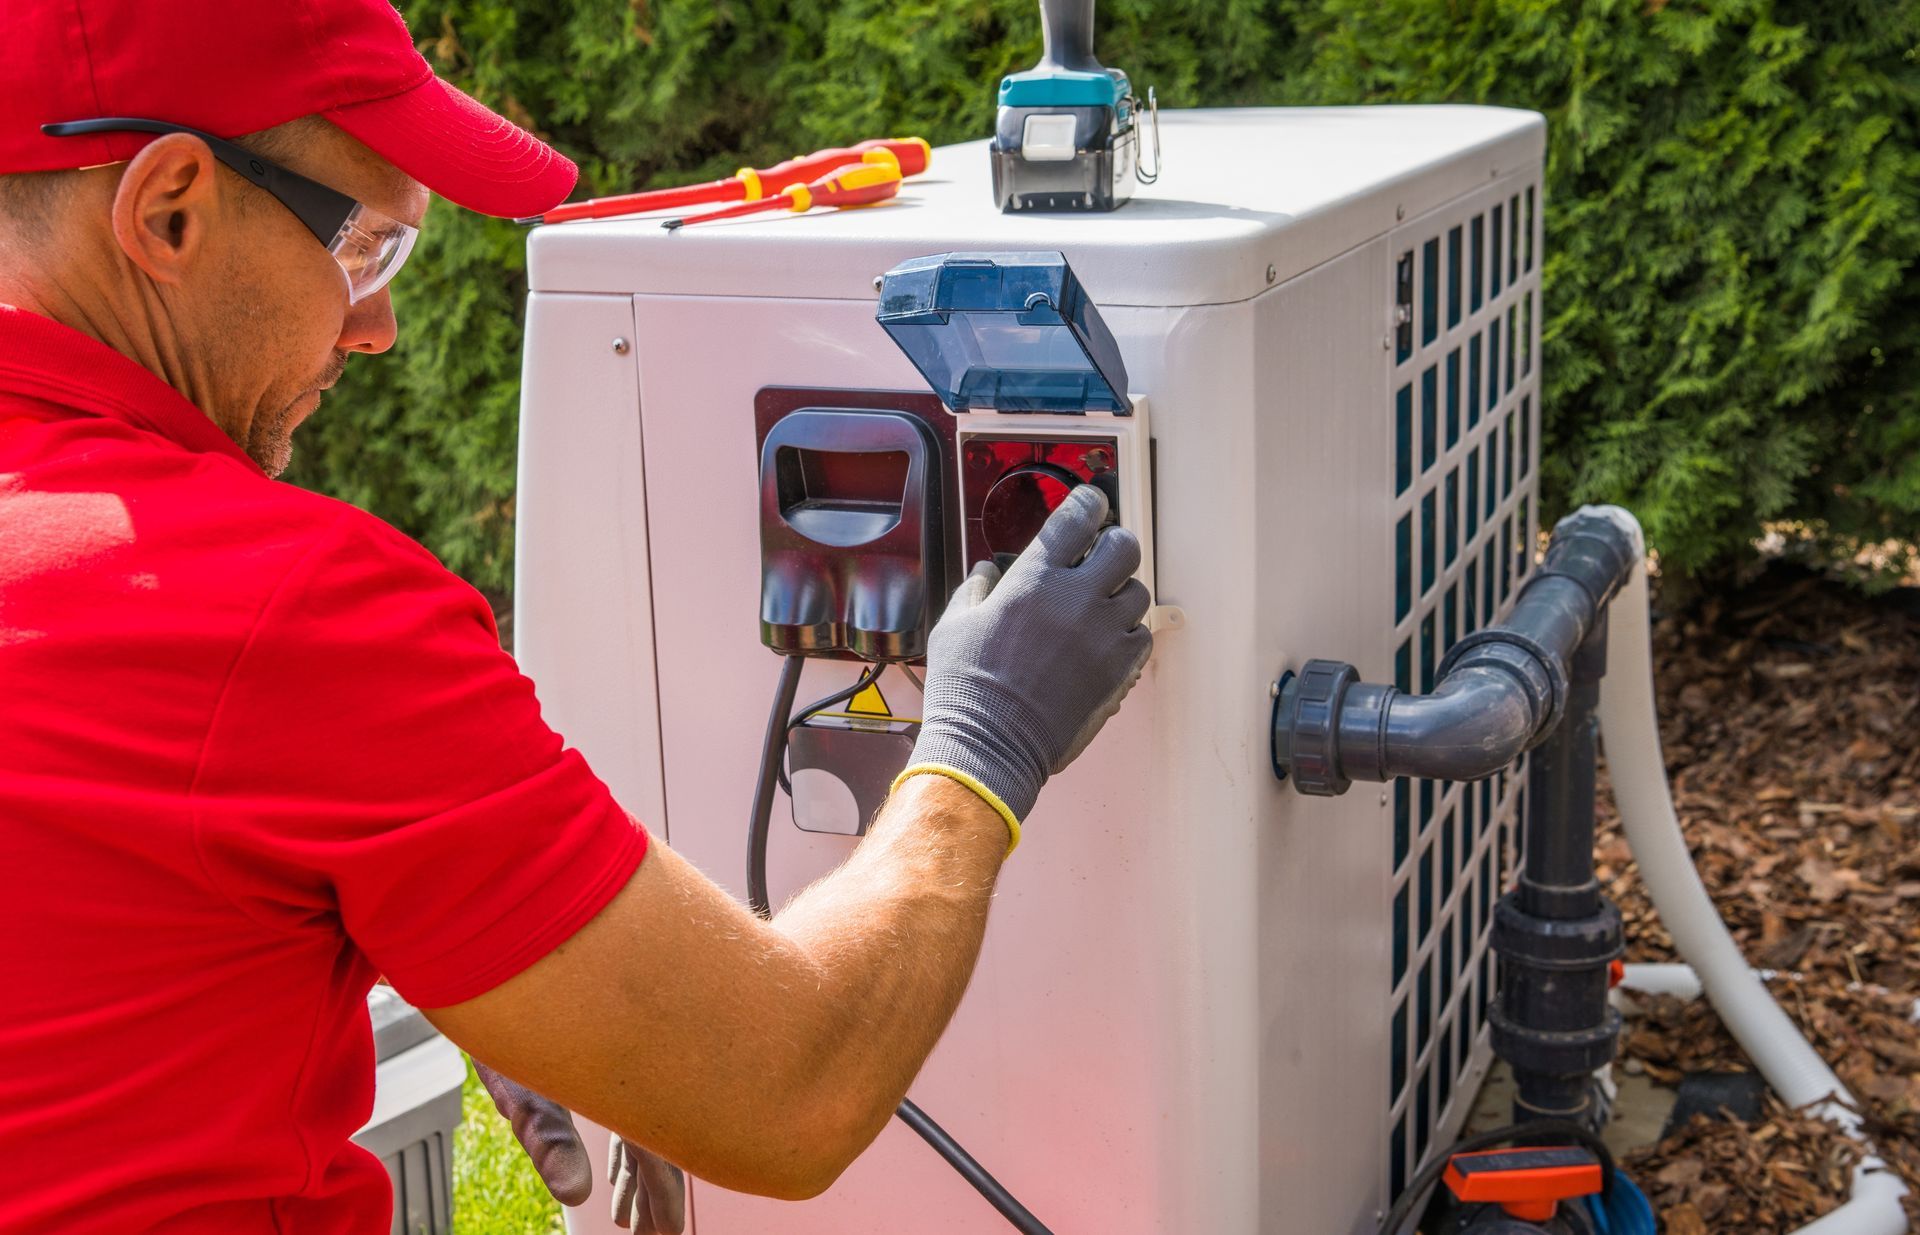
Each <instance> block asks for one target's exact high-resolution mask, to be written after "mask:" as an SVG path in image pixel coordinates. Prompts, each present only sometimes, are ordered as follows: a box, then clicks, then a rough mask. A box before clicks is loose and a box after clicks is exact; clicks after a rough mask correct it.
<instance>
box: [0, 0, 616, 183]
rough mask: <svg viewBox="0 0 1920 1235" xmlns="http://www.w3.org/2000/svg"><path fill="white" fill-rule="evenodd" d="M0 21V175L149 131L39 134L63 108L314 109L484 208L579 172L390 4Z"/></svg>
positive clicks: (196, 116) (185, 119)
mask: <svg viewBox="0 0 1920 1235" xmlns="http://www.w3.org/2000/svg"><path fill="white" fill-rule="evenodd" d="M0 28H4V30H5V31H6V34H5V37H4V38H0V174H5V173H9V172H27V171H51V170H56V169H62V168H74V167H90V166H93V165H95V164H99V163H113V162H117V161H119V160H122V159H128V158H131V157H133V155H134V154H135V153H137V152H138V151H139V150H140V148H141V147H142V146H144V145H146V143H147V142H149V141H152V140H153V138H152V137H151V136H150V135H144V134H138V133H97V134H89V135H87V136H84V137H48V136H46V135H44V134H42V133H41V132H40V126H41V125H42V124H50V123H54V122H57V121H62V120H92V119H97V118H101V117H107V116H127V117H134V118H137V119H143V120H164V121H168V122H171V123H173V124H182V125H188V126H190V127H192V128H196V129H202V130H205V131H206V132H209V133H212V134H214V135H216V136H219V137H238V136H240V135H242V134H245V133H253V132H257V131H259V130H260V129H265V128H271V127H272V126H274V125H276V124H284V123H286V122H287V121H289V120H294V119H297V118H299V117H301V116H310V115H320V116H324V117H326V118H327V119H328V120H331V121H332V122H333V123H334V124H336V125H338V126H340V127H341V128H342V129H344V130H346V131H347V132H348V133H350V134H352V135H353V136H354V137H356V138H358V139H359V140H360V141H361V142H362V143H364V144H365V145H366V146H368V147H369V148H370V149H372V150H373V151H374V152H375V153H376V154H379V155H380V156H381V157H382V158H384V159H386V160H387V161H388V162H389V163H392V164H393V165H394V166H395V167H398V168H399V169H400V170H401V171H403V172H406V173H407V174H408V175H409V176H412V177H413V178H414V179H415V180H418V181H419V182H420V183H421V184H424V185H426V186H427V187H428V188H429V189H432V190H433V191H434V192H436V193H438V194H439V195H440V196H442V197H444V198H446V199H448V200H449V201H451V202H454V203H455V204H457V205H461V206H465V207H467V208H468V209H469V210H477V211H480V212H481V213H483V214H491V215H500V216H504V217H507V218H516V217H520V216H524V215H533V214H540V213H541V212H543V211H545V210H548V209H550V208H552V207H553V206H556V205H558V204H559V203H560V202H561V201H562V200H564V199H565V198H566V196H567V194H568V193H569V192H570V191H571V190H572V189H573V182H574V179H575V177H576V176H577V175H578V169H577V168H575V167H574V165H573V163H572V161H571V160H569V159H568V158H567V157H566V156H565V155H562V154H561V153H560V152H559V151H557V150H555V149H553V148H552V147H551V146H549V145H547V144H546V143H545V142H543V141H541V140H540V139H539V138H537V137H535V136H534V135H533V134H531V133H529V132H527V131H526V130H525V129H523V128H521V127H520V126H519V125H517V124H514V123H513V122H512V121H510V120H507V119H505V118H504V117H501V116H498V115H495V114H494V113H493V112H492V111H490V110H488V109H487V108H485V107H483V106H481V105H480V104H479V103H478V102H475V101H474V100H473V99H472V98H471V97H469V96H468V95H466V94H464V93H462V92H461V91H459V90H456V89H455V88H454V87H452V86H450V85H448V84H447V83H446V82H444V81H441V80H440V79H439V78H438V77H436V76H434V73H433V69H432V68H431V67H430V66H429V65H428V64H427V62H426V59H425V58H424V57H423V56H421V54H420V53H419V51H418V50H417V49H416V48H415V47H414V45H413V36H412V35H410V34H409V33H407V27H406V23H405V22H403V21H401V19H400V14H399V13H397V12H395V11H394V9H393V6H392V5H391V4H389V3H387V0H164V2H157V0H0Z"/></svg>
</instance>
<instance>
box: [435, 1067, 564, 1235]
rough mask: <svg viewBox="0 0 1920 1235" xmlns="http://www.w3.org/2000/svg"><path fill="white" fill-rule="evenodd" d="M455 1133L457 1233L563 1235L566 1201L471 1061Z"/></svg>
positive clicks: (454, 1184)
mask: <svg viewBox="0 0 1920 1235" xmlns="http://www.w3.org/2000/svg"><path fill="white" fill-rule="evenodd" d="M460 1108H461V1114H462V1115H464V1116H465V1118H464V1119H462V1120H461V1123H460V1131H459V1132H457V1133H456V1134H455V1135H454V1138H453V1235H559V1233H560V1232H562V1231H564V1230H565V1229H566V1227H565V1224H564V1223H563V1222H562V1221H561V1218H560V1206H559V1204H558V1203H557V1202H556V1201H555V1200H554V1199H553V1198H552V1197H551V1196H548V1195H547V1190H546V1187H545V1186H544V1185H542V1184H541V1182H540V1177H539V1176H538V1175H536V1174H534V1171H533V1164H532V1163H530V1162H528V1161H527V1156H526V1154H524V1153H522V1152H520V1142H518V1141H516V1140H514V1139H513V1129H511V1128H509V1127H507V1121H506V1120H504V1119H502V1118H500V1113H499V1112H498V1111H496V1110H494V1109H493V1099H492V1098H489V1097H488V1096H487V1091H486V1090H485V1089H484V1088H482V1087H481V1085H480V1078H479V1077H478V1076H476V1075H474V1071H473V1064H472V1063H468V1064H467V1083H466V1086H465V1087H464V1088H463V1089H462V1090H461V1092H460Z"/></svg>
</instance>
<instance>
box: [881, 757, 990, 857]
mask: <svg viewBox="0 0 1920 1235" xmlns="http://www.w3.org/2000/svg"><path fill="white" fill-rule="evenodd" d="M927 773H932V774H933V775H935V776H944V777H946V778H947V779H948V780H955V781H959V782H960V783H961V784H963V785H965V786H966V787H967V788H969V789H971V790H973V791H974V792H975V793H977V794H979V795H980V800H981V801H983V802H985V803H986V804H987V805H988V806H991V807H993V809H994V811H995V812H996V813H998V814H999V816H1000V818H1001V820H1002V821H1003V822H1005V823H1006V825H1007V835H1008V837H1009V839H1008V841H1007V857H1009V858H1010V857H1012V856H1013V851H1014V850H1016V849H1018V848H1019V847H1020V821H1019V820H1018V819H1016V818H1014V817H1013V811H1012V810H1011V809H1010V808H1009V807H1008V806H1007V804H1006V803H1005V802H1002V801H1001V800H1000V795H999V794H997V793H995V792H994V791H993V790H991V789H989V788H987V787H986V786H985V785H983V784H981V783H980V782H979V781H977V780H975V779H974V778H973V777H971V776H968V775H967V774H966V773H965V772H962V771H961V770H960V769H959V768H950V767H948V766H947V765H946V764H944V763H916V764H914V765H913V766H911V767H909V768H908V769H907V770H906V771H904V772H902V773H900V775H898V776H896V777H894V778H893V785H892V786H891V787H890V788H889V789H888V790H887V792H889V793H891V792H893V791H894V790H895V789H898V788H899V787H900V786H901V785H903V784H905V783H906V781H907V779H908V778H909V777H913V776H921V775H925V774H927Z"/></svg>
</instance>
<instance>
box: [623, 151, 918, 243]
mask: <svg viewBox="0 0 1920 1235" xmlns="http://www.w3.org/2000/svg"><path fill="white" fill-rule="evenodd" d="M899 192H900V169H899V167H898V166H896V165H895V164H893V162H892V161H891V160H888V161H885V162H880V161H876V162H872V163H854V164H852V165H850V166H846V167H842V168H840V169H839V170H838V171H835V172H833V173H831V174H829V175H826V176H822V177H820V178H819V179H818V180H815V181H813V182H812V183H810V184H790V185H788V186H787V187H786V188H784V189H782V190H780V192H779V194H777V195H776V196H773V197H768V198H762V199H761V200H759V201H751V202H742V203H741V204H740V205H738V206H728V207H726V208H725V209H722V210H709V211H708V212H707V213H705V214H696V215H691V216H689V217H687V218H684V219H668V220H667V221H666V222H664V223H662V224H661V225H660V226H662V227H664V228H666V229H667V230H668V231H675V230H677V229H679V228H681V227H684V226H686V225H687V224H689V223H711V222H713V221H714V220H715V219H737V218H739V217H741V216H742V215H749V214H759V213H761V212H762V211H766V210H790V211H792V212H794V213H795V214H800V213H803V212H805V211H808V210H812V209H813V208H814V207H815V206H839V207H842V208H847V207H854V206H871V205H874V204H875V203H877V202H883V201H885V200H887V199H888V198H890V197H892V196H894V195H895V194H897V193H899Z"/></svg>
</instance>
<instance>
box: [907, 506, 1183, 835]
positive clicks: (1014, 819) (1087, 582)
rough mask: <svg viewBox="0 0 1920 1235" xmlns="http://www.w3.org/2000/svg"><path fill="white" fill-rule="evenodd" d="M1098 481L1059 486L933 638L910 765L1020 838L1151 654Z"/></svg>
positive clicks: (1125, 545)
mask: <svg viewBox="0 0 1920 1235" xmlns="http://www.w3.org/2000/svg"><path fill="white" fill-rule="evenodd" d="M1106 518H1107V499H1106V496H1105V495H1104V494H1103V493H1101V492H1100V490H1099V489H1097V488H1095V487H1094V486H1092V485H1081V486H1079V487H1078V488H1076V489H1074V490H1073V492H1072V493H1070V494H1068V495H1067V498H1066V500H1065V501H1064V502H1062V503H1061V504H1060V508H1059V509H1058V510H1056V511H1054V512H1053V514H1052V516H1051V517H1049V518H1048V520H1047V522H1046V525H1045V526H1044V527H1042V528H1041V529H1040V534H1039V535H1038V536H1036V537H1035V538H1034V540H1033V543H1032V544H1030V545H1028V546H1027V549H1026V551H1025V552H1024V553H1022V554H1021V555H1020V556H1019V558H1018V559H1017V560H1016V561H1015V562H1014V563H1013V565H1012V566H1010V567H1008V568H1007V571H1006V575H1005V577H1004V578H1002V577H1001V575H1000V572H999V571H997V570H996V569H995V568H994V567H993V565H992V564H991V563H987V562H982V563H981V564H980V565H979V566H976V567H975V568H974V571H973V573H972V574H971V575H969V576H968V577H967V580H966V582H964V583H962V584H961V585H960V589H959V590H958V591H957V592H955V593H954V596H953V599H952V601H951V602H950V603H949V604H948V605H947V609H946V612H945V613H944V614H943V615H942V616H941V618H940V621H939V623H938V624H936V625H935V627H934V629H933V634H932V636H931V638H930V639H929V640H928V647H927V678H926V701H925V706H924V708H923V711H922V716H921V722H920V737H919V739H918V741H917V742H916V743H915V745H914V749H913V758H912V760H911V761H910V762H909V764H908V768H907V773H903V775H906V774H911V773H915V772H922V771H925V772H942V773H946V774H948V775H952V776H954V778H955V779H957V780H960V781H962V782H963V783H966V784H968V785H970V787H972V788H973V789H974V790H975V791H976V792H978V793H980V794H981V796H982V797H984V798H986V799H987V801H988V802H989V804H991V805H992V806H993V807H994V808H995V809H996V810H999V811H1000V813H1001V815H1002V816H1003V817H1005V818H1006V819H1007V823H1008V826H1009V828H1010V829H1011V830H1012V831H1013V833H1014V836H1015V837H1016V839H1017V838H1018V835H1019V821H1020V820H1022V819H1025V818H1026V816H1027V814H1028V812H1029V811H1031V810H1032V809H1033V803H1034V799H1035V798H1036V797H1037V796H1038V795H1039V793H1040V787H1041V786H1042V785H1043V784H1045V783H1046V780H1047V777H1048V776H1050V775H1052V774H1053V773H1055V772H1058V771H1060V770H1061V769H1063V768H1065V767H1066V766H1067V765H1068V764H1069V763H1072V762H1073V760H1074V759H1075V758H1076V757H1077V756H1078V755H1079V754H1080V752H1081V751H1083V750H1085V749H1086V746H1087V743H1089V742H1091V741H1092V740H1093V736H1094V734H1096V733H1098V732H1099V731H1100V727H1101V726H1102V725H1104V724H1105V723H1106V721H1107V718H1108V717H1110V716H1112V715H1113V714H1114V713H1115V712H1117V711H1119V710H1120V703H1121V700H1123V699H1125V698H1126V695H1127V692H1128V691H1129V690H1131V689H1132V688H1133V684H1134V683H1135V682H1136V681H1138V680H1139V678H1140V672H1141V670H1142V669H1144V668H1145V667H1146V663H1147V657H1148V656H1149V655H1150V654H1151V653H1152V651H1153V636H1152V635H1150V634H1149V633H1148V632H1147V629H1146V627H1145V626H1144V625H1143V624H1142V623H1143V622H1144V620H1145V618H1146V615H1147V608H1148V605H1149V604H1150V603H1151V598H1150V597H1149V596H1148V595H1147V589H1146V587H1145V586H1144V585H1143V584H1141V583H1140V581H1139V580H1137V579H1135V578H1133V577H1132V576H1133V572H1134V571H1135V570H1137V569H1139V567H1140V542H1139V541H1138V540H1137V539H1135V537H1134V535H1133V533H1132V532H1129V531H1127V530H1126V529H1124V528H1119V527H1106V526H1104V525H1105V523H1106Z"/></svg>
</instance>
